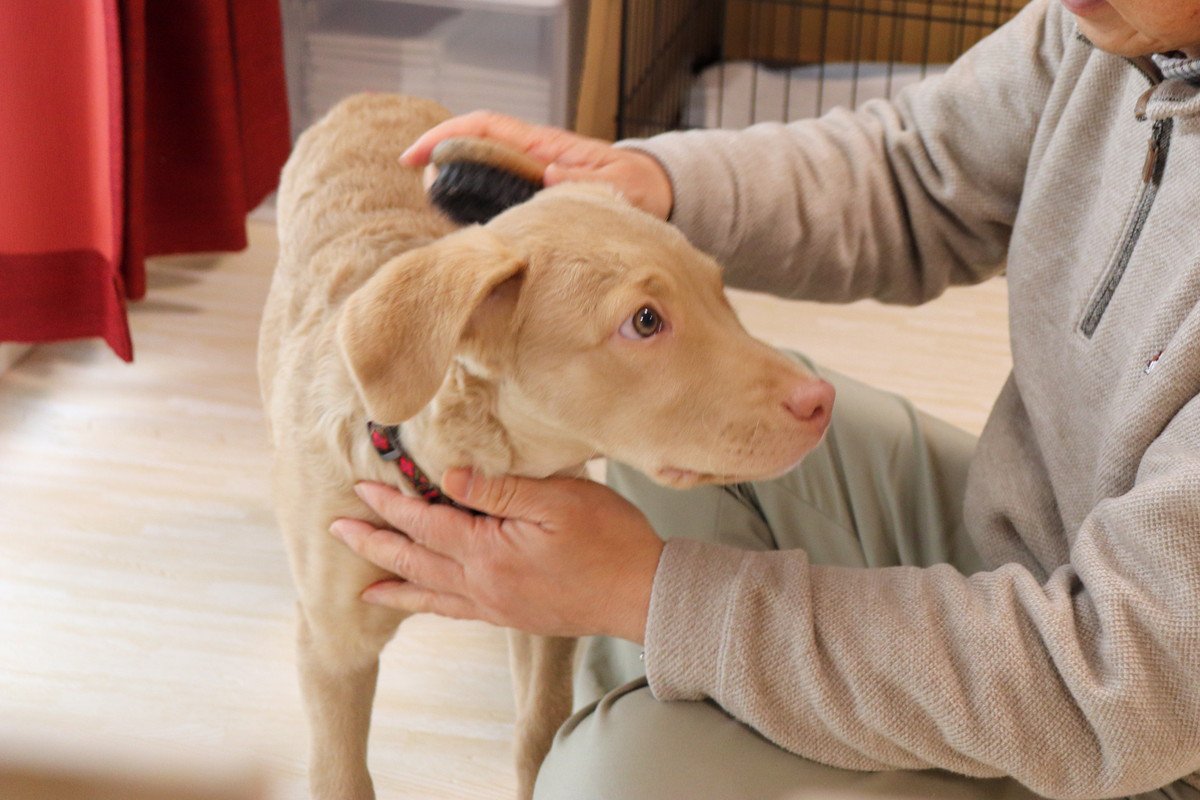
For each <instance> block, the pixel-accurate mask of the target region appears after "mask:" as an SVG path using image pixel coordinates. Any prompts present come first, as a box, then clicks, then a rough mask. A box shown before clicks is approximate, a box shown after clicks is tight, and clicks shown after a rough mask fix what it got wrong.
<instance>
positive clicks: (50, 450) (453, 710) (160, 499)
mask: <svg viewBox="0 0 1200 800" xmlns="http://www.w3.org/2000/svg"><path fill="white" fill-rule="evenodd" d="M250 234H251V239H252V245H251V247H250V249H249V250H248V251H247V252H245V253H241V254H236V255H228V256H222V257H219V258H209V257H187V258H171V259H160V260H158V261H156V262H155V263H153V264H152V265H151V268H150V292H149V299H148V300H147V301H145V302H143V303H141V304H139V305H137V306H135V307H134V309H133V312H132V324H133V335H134V343H135V346H136V348H137V352H136V356H137V360H136V361H135V363H134V364H133V365H125V364H122V363H120V362H119V361H118V360H117V359H116V358H115V357H114V356H112V355H111V354H110V353H109V352H108V351H107V350H106V349H105V348H104V347H103V346H102V345H100V344H97V343H72V344H63V345H54V346H43V347H38V348H36V349H35V350H34V351H33V352H32V354H30V355H29V356H27V357H26V358H25V359H24V360H23V361H21V362H20V363H18V364H17V365H16V366H15V367H13V368H11V369H10V370H9V371H7V372H6V373H4V374H3V375H0V763H2V762H3V761H4V752H3V750H4V743H5V742H7V743H9V746H10V747H21V746H24V747H29V746H31V745H30V743H35V744H34V745H32V746H35V747H36V748H38V749H40V751H41V752H43V753H44V754H54V753H69V752H74V749H75V748H76V747H78V746H79V745H80V743H87V742H99V743H100V744H101V745H102V746H103V747H104V748H106V751H107V752H126V753H131V754H135V755H136V754H139V753H141V754H145V753H149V752H153V753H156V754H161V753H166V754H168V755H179V756H181V757H184V758H187V759H192V760H195V761H197V762H200V763H212V764H229V763H238V762H243V761H251V762H254V763H257V764H261V765H262V767H263V768H264V769H265V770H266V771H267V773H268V774H269V775H270V777H271V779H272V780H273V782H274V784H275V786H276V787H277V796H279V797H281V798H299V797H302V796H303V789H302V786H303V783H302V780H303V779H302V770H303V763H302V762H303V756H304V725H303V720H302V714H301V709H300V699H299V695H298V691H297V688H296V683H295V679H294V677H293V669H292V647H291V637H292V628H291V607H292V602H293V594H292V589H291V586H290V584H289V578H288V573H287V569H286V565H285V562H284V556H283V551H282V548H281V545H280V540H279V537H278V535H277V533H276V531H275V527H274V523H273V520H272V518H271V511H270V506H269V503H268V499H267V492H268V486H267V483H268V482H267V477H266V473H267V463H268V452H267V447H266V437H265V434H264V430H263V420H262V414H261V412H260V409H259V403H258V391H257V387H256V384H255V373H254V346H255V335H256V328H257V323H258V315H259V311H260V308H261V305H262V301H263V298H264V296H265V293H266V288H267V284H268V280H269V276H270V271H271V268H272V265H273V262H274V255H275V244H274V231H273V229H272V228H271V227H270V226H269V225H268V224H264V223H262V222H253V223H251V225H250ZM735 302H736V305H737V306H738V308H739V310H740V311H741V313H742V315H743V319H744V321H745V322H746V324H747V325H748V327H749V328H750V329H751V330H752V331H753V332H755V333H757V334H759V335H761V336H763V337H764V338H766V339H767V340H769V341H771V342H773V343H776V344H779V345H786V346H789V347H793V348H796V349H799V350H802V351H804V352H806V353H808V354H810V355H811V356H813V357H814V358H816V359H817V360H818V361H820V362H822V363H824V364H826V365H829V366H832V367H835V368H836V369H838V370H840V371H842V372H845V373H848V374H851V375H853V376H856V377H858V378H860V379H862V380H865V381H868V382H871V383H874V384H876V385H879V386H883V387H887V388H890V389H892V390H895V391H898V392H901V393H903V394H906V395H908V396H910V397H912V398H913V399H914V400H915V401H916V402H917V403H918V404H919V405H920V406H921V407H923V408H925V409H928V410H929V411H931V412H933V413H935V414H938V415H941V416H942V417H944V418H946V419H948V420H950V421H952V422H954V423H957V424H958V425H960V426H962V427H964V428H967V429H969V430H972V431H978V430H979V429H980V428H981V427H982V424H983V422H984V419H985V416H986V414H987V410H988V407H989V405H990V402H991V400H992V398H993V397H994V396H995V394H996V392H997V391H998V389H999V387H1000V385H1001V383H1002V382H1003V380H1004V377H1005V375H1006V373H1007V370H1008V359H1009V356H1008V347H1007V340H1006V335H1005V325H1006V312H1005V302H1006V297H1005V286H1004V282H1003V281H1002V280H998V281H993V282H991V283H989V284H985V285H984V286H982V287H976V288H973V289H963V290H955V291H952V292H951V293H949V294H948V295H947V296H945V297H944V298H942V299H940V300H939V301H937V302H935V303H933V304H930V305H928V306H925V307H922V308H920V309H915V310H914V309H898V308H882V307H880V306H877V305H875V304H871V303H862V304H856V305H853V306H848V307H818V306H813V305H807V304H796V303H784V302H780V301H775V300H771V299H767V298H763V297H758V296H750V295H744V294H738V295H737V296H736V298H735ZM835 413H836V412H835ZM384 662H385V663H384V667H383V672H382V679H381V683H380V692H379V697H378V702H377V704H376V722H375V727H374V734H373V741H372V747H373V751H372V766H373V772H374V774H375V777H376V781H377V786H378V788H379V790H380V796H381V797H382V798H401V797H403V798H505V797H509V796H511V793H512V789H513V786H514V780H513V777H512V775H511V769H510V764H509V755H508V742H509V738H510V735H511V732H512V701H511V699H510V697H509V689H508V674H507V665H506V657H505V652H504V637H503V635H502V633H501V632H499V631H497V630H493V629H490V628H488V627H486V626H484V625H481V624H473V623H461V622H450V621H445V620H439V619H434V618H415V619H412V620H410V621H409V622H407V623H406V624H405V626H404V627H403V628H402V629H401V632H400V634H399V636H398V638H397V640H396V642H395V643H394V644H393V645H392V646H391V648H390V649H389V650H388V651H387V652H386V654H385V659H384ZM156 757H157V756H156ZM0 794H2V792H0Z"/></svg>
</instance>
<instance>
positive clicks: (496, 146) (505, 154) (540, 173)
mask: <svg viewBox="0 0 1200 800" xmlns="http://www.w3.org/2000/svg"><path fill="white" fill-rule="evenodd" d="M429 161H430V163H432V164H434V165H435V166H437V167H439V168H441V167H444V166H445V165H447V164H455V163H471V164H485V165H487V166H490V167H495V168H496V169H499V170H503V171H504V172H508V173H511V174H513V175H516V176H517V177H519V178H521V179H523V180H527V181H529V182H530V183H534V184H536V185H538V186H541V185H542V178H543V177H544V176H545V174H546V165H545V164H543V163H541V162H540V161H538V160H536V159H534V158H531V157H530V156H527V155H525V154H524V153H522V152H520V151H518V150H513V149H512V148H511V147H508V146H507V145H503V144H500V143H499V142H497V141H495V140H493V139H481V138H479V137H476V136H456V137H454V138H451V139H444V140H442V141H441V142H439V143H438V145H437V147H435V148H433V152H432V153H430V155H429Z"/></svg>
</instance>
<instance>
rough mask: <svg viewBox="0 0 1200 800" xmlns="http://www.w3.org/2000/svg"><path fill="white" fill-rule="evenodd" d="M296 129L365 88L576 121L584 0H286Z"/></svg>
mask: <svg viewBox="0 0 1200 800" xmlns="http://www.w3.org/2000/svg"><path fill="white" fill-rule="evenodd" d="M283 9H284V27H285V46H286V49H287V59H288V81H289V92H290V94H291V102H292V116H293V130H294V131H295V132H299V131H300V130H303V129H304V128H305V127H307V126H308V125H310V124H311V123H312V122H314V121H315V120H316V119H317V118H319V117H320V116H321V115H322V114H324V113H325V112H326V111H327V110H329V108H330V107H332V106H333V105H334V104H335V103H337V101H338V100H340V99H341V98H342V97H345V96H346V95H348V94H353V93H355V92H359V91H383V92H401V93H404V94H413V95H419V96H423V97H429V98H433V99H435V100H438V101H439V102H441V103H442V104H444V105H445V106H446V107H447V108H449V109H450V110H451V111H452V112H454V113H456V114H457V113H464V112H467V111H472V110H474V109H478V108H488V109H492V110H494V111H500V112H503V113H506V114H511V115H513V116H516V117H520V118H522V119H525V120H528V121H530V122H536V123H542V124H552V125H559V126H568V125H569V124H570V122H571V119H572V118H573V116H574V102H573V94H574V93H573V91H572V87H574V85H575V83H576V81H577V76H578V69H579V63H580V60H581V58H580V55H581V53H582V47H583V43H582V29H583V25H584V22H585V20H584V17H585V16H586V3H585V2H583V0H425V1H424V2H408V1H402V0H348V1H346V2H336V3H335V2H327V1H326V0H284V2H283Z"/></svg>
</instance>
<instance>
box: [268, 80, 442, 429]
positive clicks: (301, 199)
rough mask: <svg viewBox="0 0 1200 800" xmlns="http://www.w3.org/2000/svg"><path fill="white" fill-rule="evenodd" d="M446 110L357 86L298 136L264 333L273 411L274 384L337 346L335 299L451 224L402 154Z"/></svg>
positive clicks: (293, 383)
mask: <svg viewBox="0 0 1200 800" xmlns="http://www.w3.org/2000/svg"><path fill="white" fill-rule="evenodd" d="M449 115H450V114H449V112H448V111H446V109H445V108H443V107H442V106H440V105H438V104H437V103H434V102H432V101H430V100H423V99H420V98H413V97H402V96H398V95H389V94H360V95H354V96H353V97H350V98H347V99H346V100H343V101H342V102H341V103H339V104H338V105H337V106H335V107H334V108H333V109H332V110H331V111H330V112H329V113H328V114H326V115H325V117H323V118H322V119H321V120H320V121H319V122H317V123H316V124H314V125H313V126H312V127H311V128H309V129H308V130H306V131H305V132H304V134H303V135H301V136H300V138H299V140H298V141H297V142H296V147H295V149H294V150H293V153H292V156H291V158H290V159H289V160H288V163H287V166H286V167H285V168H284V170H283V175H282V179H281V181H280V185H279V194H278V199H277V203H276V209H277V211H276V213H277V220H278V229H279V236H280V239H279V263H278V265H277V266H276V269H275V274H274V278H273V281H272V284H271V291H270V294H269V295H268V298H267V303H266V307H265V309H264V311H263V321H262V327H261V330H260V336H259V353H258V369H259V381H260V387H261V389H262V393H263V400H264V403H265V405H266V407H267V408H268V410H270V409H271V407H272V406H271V404H272V402H273V400H274V399H275V398H274V397H273V395H274V394H275V390H276V388H277V387H276V384H277V383H280V384H281V385H282V384H283V383H286V386H287V387H288V389H289V390H290V391H301V392H303V391H304V389H303V388H302V387H300V386H297V380H296V378H297V377H298V376H299V375H298V374H303V373H304V372H306V370H305V369H304V368H303V364H302V362H310V363H311V362H312V361H315V360H324V359H326V358H329V357H331V356H332V355H333V354H332V353H327V352H326V350H328V349H329V348H330V347H331V346H332V342H333V337H332V336H331V335H329V332H328V330H326V328H327V326H329V325H331V324H333V321H334V319H335V316H336V315H335V314H334V313H333V311H334V309H335V307H336V306H338V305H340V304H341V302H342V301H343V300H345V298H346V297H347V296H348V295H349V294H350V293H351V292H353V291H354V290H355V289H356V288H358V287H359V286H360V285H362V283H364V282H365V281H366V280H367V279H368V278H370V277H371V275H372V274H374V273H375V271H376V270H377V269H378V268H379V266H380V265H382V264H384V263H386V262H387V261H388V260H389V259H391V258H393V257H394V256H396V255H399V254H400V253H403V252H405V251H407V250H410V249H412V248H414V247H419V246H420V245H423V244H426V243H428V242H429V241H431V240H433V239H436V238H438V237H440V236H444V235H445V234H446V233H449V232H450V231H451V230H453V229H454V226H453V224H452V223H450V222H449V221H448V220H447V219H446V218H445V217H443V216H442V215H440V214H438V213H437V212H435V211H434V210H433V209H432V208H431V207H430V206H429V204H428V202H427V200H426V198H425V193H424V191H423V189H422V186H421V176H420V172H419V171H418V170H414V169H412V168H409V167H405V166H403V165H401V164H400V155H401V153H403V152H404V150H405V149H406V148H407V147H408V146H409V145H410V144H411V143H412V142H413V141H415V140H416V139H417V137H418V136H420V135H421V134H422V133H424V132H425V131H426V130H428V129H429V128H430V127H432V126H433V125H435V124H437V123H438V122H441V121H442V120H443V119H446V118H447V117H449ZM284 373H286V374H287V375H288V380H287V381H286V382H279V381H278V380H277V376H279V375H281V374H284ZM314 374H320V372H319V371H317V372H315V373H314ZM284 402H288V401H287V400H284ZM289 405H290V403H289ZM268 416H272V415H271V414H268Z"/></svg>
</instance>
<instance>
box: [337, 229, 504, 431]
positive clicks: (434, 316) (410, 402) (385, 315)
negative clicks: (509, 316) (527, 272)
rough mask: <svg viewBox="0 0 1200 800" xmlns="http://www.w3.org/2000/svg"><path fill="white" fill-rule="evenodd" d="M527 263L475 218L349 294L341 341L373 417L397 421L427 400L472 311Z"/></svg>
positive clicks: (340, 327) (340, 321)
mask: <svg viewBox="0 0 1200 800" xmlns="http://www.w3.org/2000/svg"><path fill="white" fill-rule="evenodd" d="M524 269H525V264H524V262H522V261H521V260H520V259H519V258H517V256H516V255H515V254H514V253H513V251H512V250H511V249H510V248H509V247H507V246H506V245H505V244H504V243H503V242H502V241H501V240H500V239H499V238H498V237H497V236H496V235H495V234H493V233H491V232H490V231H487V230H485V229H484V228H482V227H479V226H472V227H469V228H464V229H462V230H460V231H457V232H455V233H452V234H450V235H449V236H446V237H444V238H442V239H439V240H438V241H436V242H434V243H433V244H431V245H427V246H425V247H422V248H419V249H417V250H412V251H409V252H407V253H405V254H404V255H401V256H398V257H396V258H395V259H393V260H391V261H390V262H388V263H387V264H385V265H384V266H383V267H382V268H380V270H379V271H378V272H376V273H375V275H374V276H373V277H372V278H371V279H370V280H369V281H367V282H366V283H365V284H364V285H363V286H362V287H360V288H359V289H358V290H357V291H355V292H354V294H352V295H351V296H350V297H349V298H347V300H346V303H345V305H344V306H343V308H342V311H341V316H340V318H339V319H338V325H337V338H338V344H339V346H340V347H341V351H342V356H343V357H344V358H345V360H346V363H347V365H349V367H350V374H351V375H352V376H353V378H354V383H355V384H356V386H357V387H358V391H359V393H360V394H361V396H362V398H363V402H364V403H365V405H366V407H367V413H368V414H369V415H370V418H371V419H372V420H374V421H375V422H378V423H380V424H384V425H394V424H397V423H400V422H403V421H404V420H407V419H409V418H411V417H413V416H415V415H416V413H417V412H418V411H420V410H421V409H422V408H424V407H425V405H426V404H427V403H428V402H429V401H430V400H431V399H432V398H433V396H434V395H435V394H436V393H437V390H438V389H439V388H440V387H441V385H442V380H443V379H444V378H445V375H446V370H447V368H448V367H449V366H450V359H451V358H452V357H453V355H454V352H455V349H456V348H457V346H458V344H459V342H460V340H461V339H462V336H463V333H464V331H465V330H466V328H467V325H468V323H469V322H470V321H471V315H472V314H473V313H474V312H475V310H476V309H477V308H479V306H480V305H481V304H482V303H483V301H484V300H486V299H487V297H488V295H489V294H490V293H491V292H492V291H493V290H494V289H496V288H497V287H498V286H500V284H502V283H504V282H505V281H506V280H508V279H509V278H512V277H514V276H516V275H518V274H519V273H520V272H521V271H522V270H524Z"/></svg>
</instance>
